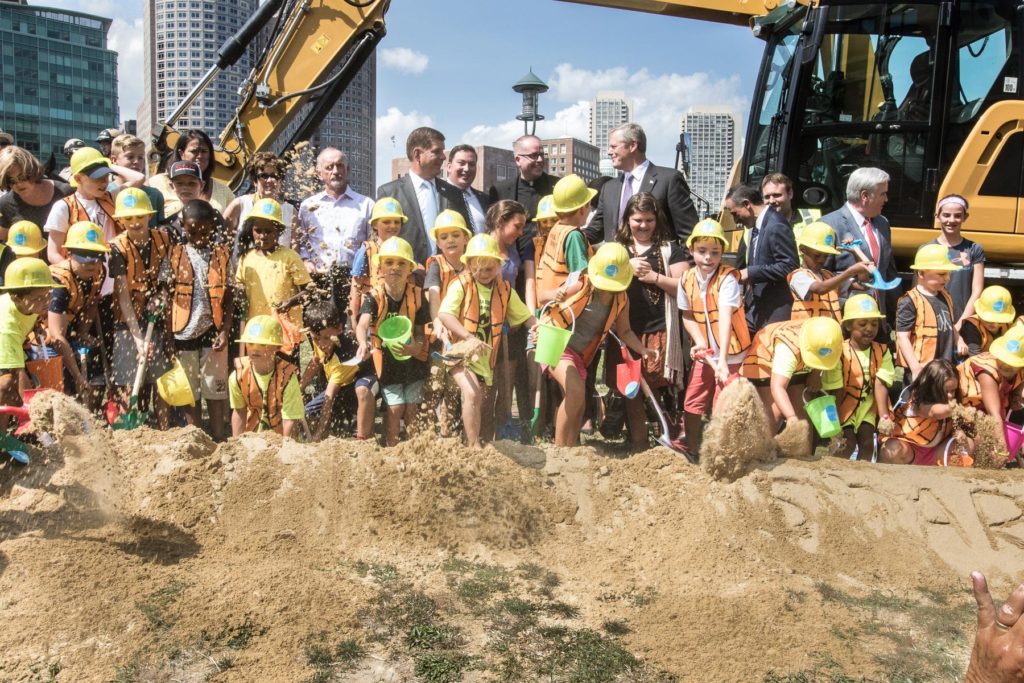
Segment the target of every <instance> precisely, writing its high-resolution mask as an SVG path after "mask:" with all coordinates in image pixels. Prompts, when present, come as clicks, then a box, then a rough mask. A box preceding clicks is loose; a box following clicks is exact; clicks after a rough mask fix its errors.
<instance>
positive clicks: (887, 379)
mask: <svg viewBox="0 0 1024 683" xmlns="http://www.w3.org/2000/svg"><path fill="white" fill-rule="evenodd" d="M853 352H854V353H855V354H857V360H858V361H859V362H860V367H861V368H863V369H864V373H865V374H867V369H868V368H870V367H871V349H870V348H867V349H863V350H861V349H854V350H853ZM875 377H876V378H877V379H880V380H882V384H884V385H885V386H887V387H891V386H892V383H893V381H895V379H896V369H895V368H894V367H893V364H892V354H891V353H889V351H888V350H886V352H885V353H883V354H882V363H881V365H879V366H878V372H877V373H876V375H875ZM870 381H871V387H872V391H871V392H870V393H868V394H867V395H865V396H864V397H863V398H861V400H860V403H859V404H857V409H856V410H854V411H853V415H851V416H850V419H849V420H847V421H846V422H845V423H844V424H843V426H844V427H845V426H848V425H849V426H853V427H859V426H860V424H861V423H862V422H870V423H871V424H875V420H876V417H877V415H876V411H875V396H874V391H873V389H874V380H873V379H872V380H870ZM842 386H843V364H842V363H840V364H839V365H837V366H836V367H834V368H832V369H831V370H826V371H825V372H823V373H822V375H821V388H822V389H824V390H825V391H835V390H837V389H840V388H842Z"/></svg>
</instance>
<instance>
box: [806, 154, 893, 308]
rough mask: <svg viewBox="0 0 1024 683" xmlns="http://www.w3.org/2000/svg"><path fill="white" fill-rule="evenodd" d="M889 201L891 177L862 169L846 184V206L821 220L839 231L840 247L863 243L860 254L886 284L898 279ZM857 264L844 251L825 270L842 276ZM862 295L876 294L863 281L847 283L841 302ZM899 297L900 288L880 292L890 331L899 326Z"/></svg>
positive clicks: (871, 169)
mask: <svg viewBox="0 0 1024 683" xmlns="http://www.w3.org/2000/svg"><path fill="white" fill-rule="evenodd" d="M888 199H889V174H888V173H886V172H885V171H883V170H882V169H880V168H872V167H865V168H858V169H857V170H855V171H854V172H853V173H851V174H850V178H849V180H847V181H846V204H844V205H843V206H841V207H840V208H839V209H837V210H836V211H833V212H832V213H830V214H826V215H825V216H822V218H821V220H822V221H823V222H825V223H828V224H829V225H831V226H832V229H833V230H835V231H836V239H837V240H838V241H839V244H842V243H843V242H844V241H848V240H855V241H859V242H860V250H861V251H862V252H864V255H865V256H867V257H868V258H870V259H871V261H872V263H874V265H875V267H877V268H878V270H879V271H880V272H881V273H882V277H884V278H885V279H886V280H890V279H892V278H895V277H896V276H897V272H896V259H895V257H894V256H893V253H892V239H891V234H892V232H891V228H890V227H889V220H888V219H887V218H886V217H885V216H883V215H882V207H883V206H885V202H886V201H887V200H888ZM856 261H857V257H856V256H855V255H854V254H853V252H850V251H845V250H840V251H839V255H838V256H830V257H829V259H828V262H826V264H825V267H826V268H827V269H829V270H831V271H832V272H833V273H839V272H841V271H843V270H845V269H846V268H849V267H850V266H851V265H853V264H854V263H856ZM851 290H852V291H851ZM858 291H862V292H863V291H867V292H868V293H871V292H872V291H874V290H869V289H867V288H865V287H864V285H863V284H862V283H861V282H859V281H856V280H847V281H846V282H844V283H843V286H842V289H840V291H839V294H840V298H841V299H842V300H843V301H845V300H846V298H847V297H848V296H850V294H851V293H852V294H856V293H857V292H858ZM899 295H900V290H899V288H897V289H894V290H889V291H879V292H877V296H876V297H875V298H876V299H877V300H878V307H879V309H880V310H881V311H882V313H884V314H885V317H886V320H887V321H888V323H889V326H890V327H892V325H894V323H895V316H896V301H897V300H898V299H899Z"/></svg>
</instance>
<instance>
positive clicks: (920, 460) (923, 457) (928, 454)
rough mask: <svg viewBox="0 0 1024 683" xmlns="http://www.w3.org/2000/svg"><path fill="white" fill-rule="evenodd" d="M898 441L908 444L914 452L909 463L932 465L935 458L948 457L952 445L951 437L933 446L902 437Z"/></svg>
mask: <svg viewBox="0 0 1024 683" xmlns="http://www.w3.org/2000/svg"><path fill="white" fill-rule="evenodd" d="M900 441H903V443H905V444H907V445H908V446H910V450H911V451H913V452H914V459H913V461H911V463H910V464H911V465H934V464H935V461H936V460H937V459H939V458H943V459H945V458H946V457H948V455H949V450H950V448H952V447H953V440H952V439H946V440H944V441H940V442H939V443H938V444H936V445H934V446H921V445H919V444H916V443H910V442H909V441H906V440H904V439H900Z"/></svg>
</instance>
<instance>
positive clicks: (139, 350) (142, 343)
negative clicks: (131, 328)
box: [132, 335, 146, 358]
mask: <svg viewBox="0 0 1024 683" xmlns="http://www.w3.org/2000/svg"><path fill="white" fill-rule="evenodd" d="M132 340H133V341H134V342H135V352H136V354H137V357H138V358H142V357H144V356H145V355H146V339H145V337H143V336H141V335H139V336H137V337H136V336H135V335H132Z"/></svg>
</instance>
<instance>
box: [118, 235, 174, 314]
mask: <svg viewBox="0 0 1024 683" xmlns="http://www.w3.org/2000/svg"><path fill="white" fill-rule="evenodd" d="M110 248H111V249H115V250H117V252H118V253H119V254H121V255H122V256H123V257H124V262H125V264H126V266H127V271H128V272H127V273H126V274H125V282H126V284H127V285H128V295H129V297H131V301H132V308H134V309H135V318H136V319H137V320H142V318H143V316H144V315H145V311H146V300H147V299H148V298H150V297H152V296H153V295H154V294H156V290H157V277H158V275H159V274H160V264H161V263H162V262H163V260H164V257H165V256H167V252H168V250H169V249H170V238H168V236H167V233H166V232H164V231H163V230H155V229H152V228H151V229H150V231H149V262H148V263H143V262H142V252H141V251H139V248H138V247H137V246H135V243H134V242H132V241H131V239H130V238H129V237H128V233H127V232H123V233H121V234H120V235H118V236H117V237H115V238H114V239H113V241H112V242H111V243H110ZM114 318H115V319H116V320H117V321H118V322H125V319H124V314H123V313H122V312H121V307H120V306H114Z"/></svg>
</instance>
